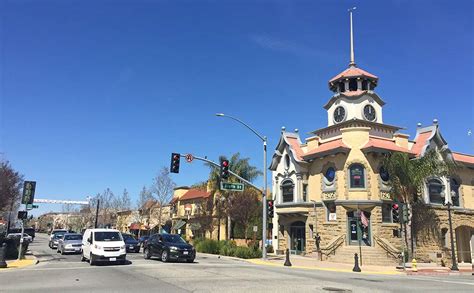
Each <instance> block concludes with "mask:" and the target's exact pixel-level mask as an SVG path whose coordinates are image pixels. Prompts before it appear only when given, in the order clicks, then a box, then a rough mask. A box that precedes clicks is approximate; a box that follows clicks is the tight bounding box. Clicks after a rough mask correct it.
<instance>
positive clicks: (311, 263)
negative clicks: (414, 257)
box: [247, 255, 472, 275]
mask: <svg viewBox="0 0 474 293" xmlns="http://www.w3.org/2000/svg"><path fill="white" fill-rule="evenodd" d="M247 261H248V262H250V263H253V264H257V265H268V266H277V267H282V266H284V265H283V264H284V263H285V256H284V255H277V256H275V255H269V256H268V259H267V260H266V261H263V260H261V259H250V260H247ZM290 262H291V264H292V266H291V267H292V268H298V269H309V270H321V271H333V272H345V273H352V272H353V271H352V268H353V267H354V264H347V263H335V262H329V261H319V260H316V259H315V258H313V257H305V256H300V255H291V256H290ZM458 267H459V271H451V270H450V268H447V267H441V266H436V265H435V264H419V265H418V271H417V272H414V271H412V269H411V267H409V266H408V267H407V268H406V271H403V270H402V269H397V268H395V267H393V266H376V265H362V266H360V269H361V272H360V273H362V274H371V275H401V274H407V275H461V274H462V275H470V274H472V267H471V264H466V265H459V266H458Z"/></svg>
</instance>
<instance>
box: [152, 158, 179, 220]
mask: <svg viewBox="0 0 474 293" xmlns="http://www.w3.org/2000/svg"><path fill="white" fill-rule="evenodd" d="M175 187H176V184H175V183H174V182H173V180H172V179H171V177H170V173H169V171H168V168H166V167H162V168H161V170H160V172H159V173H158V174H157V175H156V177H155V178H153V185H152V186H151V191H152V193H153V194H154V195H155V196H154V197H155V199H156V202H157V204H158V228H160V227H161V217H162V215H163V207H164V206H165V205H168V204H169V202H170V200H171V198H172V197H173V190H174V188H175Z"/></svg>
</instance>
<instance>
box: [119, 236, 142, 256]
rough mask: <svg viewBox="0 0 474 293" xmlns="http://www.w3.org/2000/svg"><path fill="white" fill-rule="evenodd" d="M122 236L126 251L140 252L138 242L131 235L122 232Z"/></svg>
mask: <svg viewBox="0 0 474 293" xmlns="http://www.w3.org/2000/svg"><path fill="white" fill-rule="evenodd" d="M122 237H123V242H125V249H126V250H127V252H140V243H139V242H138V240H137V239H135V237H134V236H133V235H131V234H124V233H122Z"/></svg>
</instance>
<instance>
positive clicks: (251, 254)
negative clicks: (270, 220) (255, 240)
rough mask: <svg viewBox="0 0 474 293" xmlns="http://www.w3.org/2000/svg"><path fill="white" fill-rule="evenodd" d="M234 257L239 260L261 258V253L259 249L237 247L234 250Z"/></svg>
mask: <svg viewBox="0 0 474 293" xmlns="http://www.w3.org/2000/svg"><path fill="white" fill-rule="evenodd" d="M234 255H235V256H236V257H239V258H259V257H262V251H261V250H260V249H253V248H248V247H244V246H238V247H237V248H236V249H235V253H234Z"/></svg>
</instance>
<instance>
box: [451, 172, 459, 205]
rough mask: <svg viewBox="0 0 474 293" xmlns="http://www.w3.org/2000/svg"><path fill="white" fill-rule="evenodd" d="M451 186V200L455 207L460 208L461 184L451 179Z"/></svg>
mask: <svg viewBox="0 0 474 293" xmlns="http://www.w3.org/2000/svg"><path fill="white" fill-rule="evenodd" d="M450 185H451V199H452V201H453V206H456V207H458V206H459V186H460V184H459V182H458V181H457V180H456V179H454V178H451V179H450Z"/></svg>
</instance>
